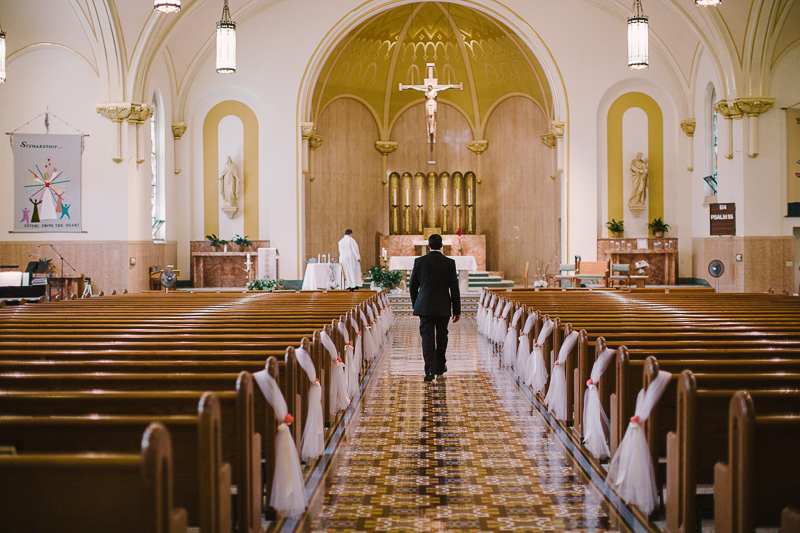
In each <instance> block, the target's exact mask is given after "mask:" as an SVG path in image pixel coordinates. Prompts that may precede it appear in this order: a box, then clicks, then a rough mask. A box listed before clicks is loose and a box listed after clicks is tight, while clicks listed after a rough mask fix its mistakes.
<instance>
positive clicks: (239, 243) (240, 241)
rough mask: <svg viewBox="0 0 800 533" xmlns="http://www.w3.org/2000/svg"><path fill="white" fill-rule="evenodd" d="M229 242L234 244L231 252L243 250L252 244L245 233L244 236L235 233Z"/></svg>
mask: <svg viewBox="0 0 800 533" xmlns="http://www.w3.org/2000/svg"><path fill="white" fill-rule="evenodd" d="M229 242H230V244H231V245H233V246H234V248H233V249H232V250H231V251H232V252H244V251H246V250H247V249H248V248H250V247H251V246H253V243H252V242H250V239H248V238H247V235H245V236H244V237H240V236H239V235H236V237H234V238H233V239H231V240H230V241H229Z"/></svg>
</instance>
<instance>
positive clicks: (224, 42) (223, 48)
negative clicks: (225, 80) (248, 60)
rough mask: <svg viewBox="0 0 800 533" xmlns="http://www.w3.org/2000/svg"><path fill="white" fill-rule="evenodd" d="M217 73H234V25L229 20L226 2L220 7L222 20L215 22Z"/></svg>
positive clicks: (229, 14)
mask: <svg viewBox="0 0 800 533" xmlns="http://www.w3.org/2000/svg"><path fill="white" fill-rule="evenodd" d="M217 72H219V73H220V74H232V73H234V72H236V23H235V22H234V21H232V20H231V12H230V10H229V9H228V0H225V4H224V5H223V7H222V20H220V21H219V22H217Z"/></svg>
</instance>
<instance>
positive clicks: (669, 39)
mask: <svg viewBox="0 0 800 533" xmlns="http://www.w3.org/2000/svg"><path fill="white" fill-rule="evenodd" d="M691 9H709V8H707V7H692V8H691ZM711 9H714V8H711ZM645 14H646V15H647V16H649V17H650V31H651V32H653V33H655V34H656V35H657V36H658V38H659V39H661V40H662V41H663V42H664V43H665V44H666V45H667V49H668V51H669V53H670V55H671V56H672V59H673V60H674V61H675V62H676V64H677V65H678V67H679V68H680V69H681V74H682V76H683V82H684V83H685V86H686V87H688V86H689V80H690V79H691V76H692V61H693V60H694V59H695V55H694V54H695V50H696V49H697V45H698V44H699V43H700V38H699V37H698V36H697V34H696V33H694V32H693V31H691V30H690V28H689V27H688V26H687V25H686V24H685V23H684V22H683V19H682V18H681V16H680V14H679V13H678V12H677V11H676V10H674V9H672V8H671V7H670V6H669V5H668V4H666V3H663V2H647V8H646V11H645ZM650 61H652V59H651V60H650Z"/></svg>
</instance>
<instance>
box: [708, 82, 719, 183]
mask: <svg viewBox="0 0 800 533" xmlns="http://www.w3.org/2000/svg"><path fill="white" fill-rule="evenodd" d="M716 102H717V91H716V90H715V89H714V86H713V85H709V86H708V91H706V106H705V107H706V113H705V115H706V124H705V126H706V129H705V132H706V135H705V152H706V154H705V155H706V157H705V159H706V162H705V178H704V179H705V182H706V196H713V195H715V194H717V190H718V187H717V184H718V179H717V157H718V148H719V129H718V125H719V114H718V113H717V111H716V109H714V104H716Z"/></svg>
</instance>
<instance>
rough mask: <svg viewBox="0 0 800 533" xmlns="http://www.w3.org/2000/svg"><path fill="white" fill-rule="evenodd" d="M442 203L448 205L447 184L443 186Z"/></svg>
mask: <svg viewBox="0 0 800 533" xmlns="http://www.w3.org/2000/svg"><path fill="white" fill-rule="evenodd" d="M442 205H447V186H444V187H442Z"/></svg>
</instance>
